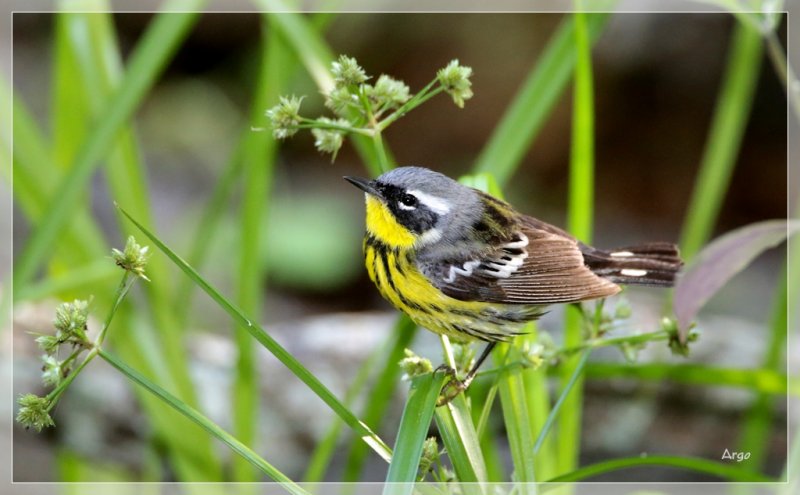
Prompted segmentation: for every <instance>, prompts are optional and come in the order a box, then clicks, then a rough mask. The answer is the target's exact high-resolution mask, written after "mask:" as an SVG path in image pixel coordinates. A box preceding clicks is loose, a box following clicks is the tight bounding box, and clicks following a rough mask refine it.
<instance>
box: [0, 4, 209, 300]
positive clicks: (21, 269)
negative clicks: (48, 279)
mask: <svg viewBox="0 0 800 495" xmlns="http://www.w3.org/2000/svg"><path fill="white" fill-rule="evenodd" d="M202 4H203V1H202V0H186V1H184V2H179V3H177V4H176V3H175V2H170V3H169V4H167V5H165V8H169V9H175V8H176V7H181V9H182V10H185V11H194V12H190V13H172V12H170V13H162V14H159V15H158V16H157V17H156V19H155V20H154V21H153V23H152V25H151V27H150V28H148V31H147V32H146V33H145V35H144V37H143V39H142V41H141V42H140V44H139V45H138V46H137V49H136V50H135V52H134V54H133V55H132V56H131V64H130V72H131V74H135V75H136V77H129V78H126V79H125V81H124V83H123V84H122V86H120V88H119V90H118V91H117V92H116V93H115V97H114V101H115V104H114V105H109V106H108V107H106V110H105V112H104V113H103V115H102V116H101V118H99V119H97V124H96V125H95V127H93V129H92V130H91V131H90V133H89V137H88V138H87V139H86V141H85V144H84V146H83V147H82V148H81V150H80V152H79V153H78V155H77V156H76V158H75V163H74V164H73V166H72V167H71V168H70V172H69V174H68V175H67V176H66V177H64V179H63V180H62V181H61V183H60V184H59V186H58V188H57V192H56V193H55V194H54V195H53V200H52V202H51V204H50V207H49V209H48V214H47V216H46V217H44V218H43V219H42V223H41V224H40V225H39V226H38V227H37V228H36V230H35V231H34V232H33V234H32V235H31V237H30V239H29V240H28V242H27V244H26V246H25V248H24V250H23V252H22V254H21V255H20V258H19V262H18V263H17V265H16V267H15V271H14V284H15V286H18V287H19V286H22V285H24V284H25V283H27V282H28V281H29V280H30V279H31V277H33V275H34V273H35V272H36V269H37V268H38V267H39V266H40V265H41V263H42V261H43V259H44V258H45V256H46V255H47V253H48V252H49V250H50V247H51V245H53V244H54V241H55V240H56V238H57V236H58V234H59V233H60V232H61V231H62V229H63V228H64V225H65V223H66V222H67V220H68V219H69V218H70V215H71V213H72V211H73V210H74V208H75V206H76V205H77V204H78V203H79V201H80V199H81V194H82V192H83V191H84V189H85V186H86V184H88V182H89V179H90V178H91V176H92V173H93V172H94V170H95V169H96V167H97V165H98V164H99V160H100V159H101V158H102V156H103V154H104V153H106V152H107V151H108V149H109V147H110V146H111V144H112V142H113V140H114V138H115V137H116V135H117V132H118V131H119V130H120V128H121V127H122V126H123V125H124V123H125V122H126V121H127V120H128V119H130V117H131V115H132V114H133V112H134V110H135V109H136V107H137V106H138V105H139V103H140V102H141V100H142V98H143V97H144V95H145V94H146V92H147V90H148V89H149V88H150V87H151V86H152V84H153V82H154V81H155V79H156V77H157V75H158V74H159V73H160V72H161V70H162V69H163V67H164V66H165V64H166V62H167V60H168V59H169V57H170V56H171V55H172V53H174V51H175V50H176V48H177V46H178V45H179V43H180V42H181V41H182V40H183V38H184V37H185V36H186V35H187V33H188V31H189V28H190V27H191V26H192V24H193V23H194V21H195V20H196V19H197V17H198V14H197V11H199V10H200V6H201V5H202Z"/></svg>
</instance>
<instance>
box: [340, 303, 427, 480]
mask: <svg viewBox="0 0 800 495" xmlns="http://www.w3.org/2000/svg"><path fill="white" fill-rule="evenodd" d="M416 333H417V326H416V325H415V324H414V322H412V321H411V319H410V318H409V317H408V316H406V315H401V316H400V318H398V320H397V323H396V324H395V326H394V328H393V329H392V336H393V344H392V346H391V350H390V352H389V354H388V356H387V358H386V360H385V362H384V365H383V368H382V369H381V370H380V372H379V373H378V377H377V379H376V380H375V384H374V385H373V386H372V388H371V389H370V391H369V400H368V401H367V402H366V406H365V409H364V412H363V413H362V417H363V418H364V422H365V423H367V424H370V425H372V426H373V428H375V429H376V430H377V431H380V427H381V424H382V423H383V421H384V418H385V417H386V411H387V410H388V408H389V405H390V404H391V399H392V396H394V393H395V389H396V388H397V383H398V382H399V380H398V378H399V377H400V366H399V365H398V363H399V362H400V360H401V359H402V357H403V353H404V351H405V349H406V348H408V347H409V346H410V345H411V342H412V341H413V340H414V336H415V335H416ZM367 452H368V451H367V446H366V445H365V444H364V443H363V442H358V441H356V442H354V443H353V444H352V446H351V447H350V452H349V453H348V454H347V462H346V463H345V468H344V474H343V476H342V480H343V481H344V482H347V483H351V482H355V481H358V480H359V477H360V475H361V471H362V470H363V468H364V462H365V461H366V458H367Z"/></svg>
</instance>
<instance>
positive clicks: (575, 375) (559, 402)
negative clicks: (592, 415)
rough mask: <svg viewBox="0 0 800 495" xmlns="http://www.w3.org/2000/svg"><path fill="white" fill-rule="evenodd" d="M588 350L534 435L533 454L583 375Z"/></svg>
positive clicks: (536, 452)
mask: <svg viewBox="0 0 800 495" xmlns="http://www.w3.org/2000/svg"><path fill="white" fill-rule="evenodd" d="M589 354H591V352H590V351H584V352H583V356H581V359H580V361H578V365H577V366H576V367H575V369H574V370H573V371H572V376H570V377H569V381H568V382H567V384H566V385H565V386H564V389H563V390H562V391H561V395H560V396H559V397H558V400H557V401H556V403H555V404H553V408H552V409H551V410H550V414H549V415H548V416H547V420H546V421H545V423H544V426H542V429H541V431H539V434H538V436H537V437H536V443H534V444H533V454H534V455H537V454H538V453H539V451H540V450H541V448H542V445H543V444H544V441H545V439H546V438H547V434H548V433H550V429H551V428H552V427H553V424H554V423H555V420H556V417H558V412H559V411H560V410H561V407H562V406H563V405H564V404H565V403H566V401H567V398H568V397H569V395H570V392H571V391H572V388H573V387H575V384H577V383H578V382H579V381H580V380H581V378H582V376H583V368H584V366H586V361H587V360H588V359H589Z"/></svg>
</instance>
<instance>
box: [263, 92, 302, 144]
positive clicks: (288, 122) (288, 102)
mask: <svg viewBox="0 0 800 495" xmlns="http://www.w3.org/2000/svg"><path fill="white" fill-rule="evenodd" d="M302 102H303V98H302V97H300V98H298V97H296V96H294V95H292V96H289V97H286V96H281V97H280V103H278V104H277V105H275V106H274V107H272V108H270V109H269V110H267V112H266V116H267V118H268V119H269V120H270V123H271V124H272V136H273V137H274V138H275V139H286V138H289V137H292V136H294V135H295V134H296V133H297V129H298V127H297V126H298V125H300V104H301V103H302Z"/></svg>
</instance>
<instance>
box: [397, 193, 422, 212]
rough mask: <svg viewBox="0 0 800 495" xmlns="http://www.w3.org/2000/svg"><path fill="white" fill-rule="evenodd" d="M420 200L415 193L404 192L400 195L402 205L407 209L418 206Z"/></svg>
mask: <svg viewBox="0 0 800 495" xmlns="http://www.w3.org/2000/svg"><path fill="white" fill-rule="evenodd" d="M418 203H419V200H418V199H417V197H416V196H414V195H413V194H403V195H402V196H400V207H401V208H403V209H405V210H410V209H413V208H416V207H417V204H418Z"/></svg>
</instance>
